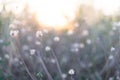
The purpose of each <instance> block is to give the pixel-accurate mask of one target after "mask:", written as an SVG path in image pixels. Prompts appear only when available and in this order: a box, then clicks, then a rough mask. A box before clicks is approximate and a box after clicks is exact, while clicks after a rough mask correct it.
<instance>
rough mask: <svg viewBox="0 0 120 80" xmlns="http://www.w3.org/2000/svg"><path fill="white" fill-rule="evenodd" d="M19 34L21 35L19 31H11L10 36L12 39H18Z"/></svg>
mask: <svg viewBox="0 0 120 80" xmlns="http://www.w3.org/2000/svg"><path fill="white" fill-rule="evenodd" d="M18 34H19V31H18V30H11V31H10V36H12V37H17V36H18Z"/></svg>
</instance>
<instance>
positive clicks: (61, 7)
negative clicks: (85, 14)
mask: <svg viewBox="0 0 120 80" xmlns="http://www.w3.org/2000/svg"><path fill="white" fill-rule="evenodd" d="M27 3H28V5H29V7H30V10H31V12H32V13H33V14H35V19H36V21H37V22H38V24H39V25H42V26H46V27H51V28H55V29H61V28H65V26H66V25H68V24H69V23H71V22H72V21H74V19H75V17H76V11H77V9H78V6H79V4H78V0H28V1H27Z"/></svg>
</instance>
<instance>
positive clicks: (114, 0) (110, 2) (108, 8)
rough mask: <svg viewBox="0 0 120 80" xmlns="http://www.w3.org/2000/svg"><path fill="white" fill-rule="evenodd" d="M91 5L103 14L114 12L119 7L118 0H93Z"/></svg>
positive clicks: (119, 2)
mask: <svg viewBox="0 0 120 80" xmlns="http://www.w3.org/2000/svg"><path fill="white" fill-rule="evenodd" d="M93 7H94V8H95V9H97V10H101V11H103V13H104V14H105V15H111V14H115V12H116V11H117V10H118V8H120V0H94V1H93Z"/></svg>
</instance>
